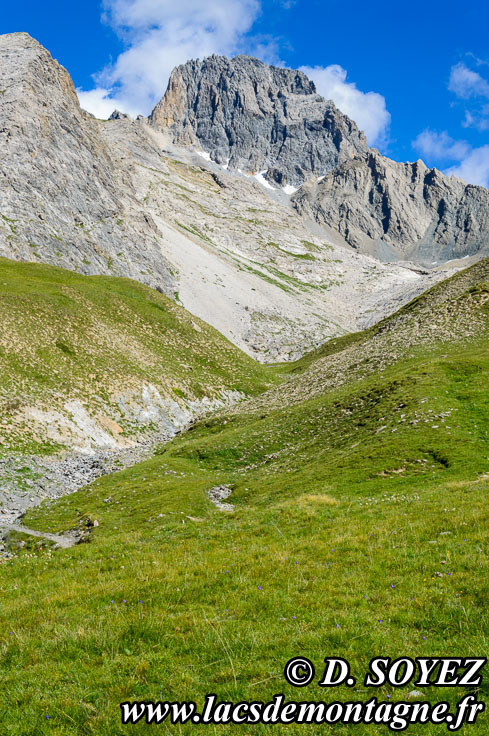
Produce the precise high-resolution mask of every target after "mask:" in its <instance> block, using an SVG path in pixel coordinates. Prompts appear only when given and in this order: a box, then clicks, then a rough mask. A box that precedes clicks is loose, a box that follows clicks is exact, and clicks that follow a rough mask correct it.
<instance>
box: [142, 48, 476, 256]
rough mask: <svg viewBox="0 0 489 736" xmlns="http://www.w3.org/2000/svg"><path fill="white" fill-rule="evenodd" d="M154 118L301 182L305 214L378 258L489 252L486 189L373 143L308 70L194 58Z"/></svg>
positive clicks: (214, 152)
mask: <svg viewBox="0 0 489 736" xmlns="http://www.w3.org/2000/svg"><path fill="white" fill-rule="evenodd" d="M150 123H151V124H152V125H153V126H154V127H156V128H158V129H160V130H168V131H170V133H171V135H172V136H173V140H174V142H176V143H178V144H180V145H192V144H193V145H198V146H200V147H202V149H203V150H204V151H205V152H206V153H208V154H209V156H210V157H211V159H212V160H214V161H216V162H217V163H219V164H221V165H224V166H226V167H228V168H229V169H235V170H236V169H238V170H241V171H243V172H245V173H253V174H255V173H257V172H260V173H264V175H265V178H266V179H268V181H269V182H272V184H274V185H275V186H278V187H283V186H284V185H287V184H288V185H291V184H292V185H295V186H299V185H300V186H301V188H300V189H299V191H298V192H297V193H296V194H295V195H294V197H293V198H292V205H293V206H294V207H295V208H296V210H297V211H298V212H299V213H300V214H302V215H304V216H307V217H309V218H310V219H311V220H313V221H316V222H317V223H318V224H320V225H322V226H326V227H327V228H329V229H330V230H331V231H333V232H336V233H339V234H340V235H341V237H342V238H344V239H345V240H346V242H347V243H348V244H349V245H351V246H353V247H354V248H355V249H357V250H360V251H362V252H364V253H368V254H371V255H374V256H376V257H378V258H380V259H381V260H397V259H403V260H406V259H409V260H413V261H416V262H420V263H423V264H432V263H433V262H437V263H440V262H444V261H447V260H450V259H455V258H462V257H466V256H472V255H477V256H479V255H486V254H487V253H489V191H488V190H487V189H484V188H483V187H477V186H472V185H469V184H465V182H463V181H461V180H460V179H457V178H455V177H453V176H452V177H446V176H444V175H443V174H442V173H441V172H439V171H437V170H436V169H428V168H427V167H426V166H425V165H424V163H423V162H422V161H418V162H416V163H407V164H402V163H397V162H395V161H391V160H390V159H388V158H386V157H384V156H382V155H381V154H380V153H379V152H378V151H376V150H375V149H371V148H369V147H368V146H367V143H366V140H365V137H364V135H363V133H361V132H360V131H359V130H358V128H357V126H356V125H355V123H354V122H352V121H351V120H349V118H348V117H346V116H345V115H343V114H342V113H341V112H340V111H339V110H338V109H337V108H336V107H335V106H334V104H333V103H332V102H331V101H327V100H324V99H323V98H322V97H320V95H318V94H317V93H316V89H315V87H314V84H313V82H311V81H310V80H309V79H308V78H307V77H306V76H305V75H304V74H303V73H302V72H299V71H293V70H290V69H278V68H275V67H272V66H267V65H266V64H264V63H263V62H261V61H258V60H257V59H253V58H250V57H245V56H237V57H236V58H234V59H232V60H229V59H227V58H225V57H222V56H211V57H209V58H208V59H204V60H203V61H200V60H197V61H189V62H187V63H186V64H184V65H182V66H179V67H177V68H176V69H175V70H174V71H173V73H172V75H171V78H170V82H169V84H168V88H167V91H166V93H165V95H164V97H163V99H162V100H161V102H160V103H159V104H158V105H157V106H156V108H155V109H154V111H153V113H152V115H151V118H150Z"/></svg>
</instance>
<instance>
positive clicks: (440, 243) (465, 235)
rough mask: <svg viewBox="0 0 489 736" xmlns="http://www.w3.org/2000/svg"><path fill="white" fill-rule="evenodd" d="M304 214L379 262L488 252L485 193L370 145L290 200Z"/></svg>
mask: <svg viewBox="0 0 489 736" xmlns="http://www.w3.org/2000/svg"><path fill="white" fill-rule="evenodd" d="M293 205H294V206H295V208H296V209H297V210H298V211H299V212H300V213H302V214H306V215H309V216H311V217H313V218H314V219H315V220H316V221H317V222H318V223H321V224H322V225H326V226H328V227H329V228H331V229H333V230H335V231H336V232H338V233H340V234H341V235H342V236H343V237H344V239H345V240H346V242H347V243H349V244H350V245H352V246H353V247H354V248H356V249H359V250H360V251H363V252H367V253H370V254H372V255H374V256H376V257H377V258H380V259H381V260H397V259H403V260H411V261H414V262H418V263H426V264H431V263H433V262H438V263H443V262H445V261H448V260H451V259H456V258H464V257H466V256H473V255H487V254H489V191H488V190H487V189H485V188H484V187H480V186H473V185H471V184H465V183H464V182H463V181H461V180H460V179H457V178H456V177H454V176H451V177H447V176H444V174H442V173H441V172H440V171H438V170H437V169H428V168H427V167H426V166H425V164H424V163H423V162H422V161H417V162H415V163H407V164H401V163H397V162H396V161H391V160H390V159H388V158H385V157H384V156H381V155H380V154H379V153H378V152H377V151H375V150H370V151H369V152H368V153H367V154H366V155H364V156H356V157H354V158H352V159H350V160H349V161H345V162H343V163H342V164H340V165H339V166H338V167H337V168H336V169H335V170H334V171H332V172H330V173H329V174H327V175H326V176H325V177H324V179H322V180H321V181H320V182H319V183H317V182H313V183H309V184H308V185H306V186H304V187H302V188H301V189H300V190H299V191H298V192H297V193H296V194H295V195H294V198H293Z"/></svg>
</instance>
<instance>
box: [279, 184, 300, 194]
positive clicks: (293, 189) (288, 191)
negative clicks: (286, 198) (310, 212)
mask: <svg viewBox="0 0 489 736" xmlns="http://www.w3.org/2000/svg"><path fill="white" fill-rule="evenodd" d="M298 190H299V187H293V186H292V184H286V185H285V186H284V187H283V191H284V192H285V194H295V193H296V192H297V191H298Z"/></svg>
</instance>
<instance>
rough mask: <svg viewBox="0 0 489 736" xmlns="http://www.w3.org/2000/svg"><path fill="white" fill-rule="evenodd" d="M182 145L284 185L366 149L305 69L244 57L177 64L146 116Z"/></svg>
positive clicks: (360, 136) (321, 171)
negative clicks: (195, 145)
mask: <svg viewBox="0 0 489 736" xmlns="http://www.w3.org/2000/svg"><path fill="white" fill-rule="evenodd" d="M150 123H151V124H152V125H153V126H154V127H156V128H159V129H170V130H171V132H172V134H173V139H174V142H175V143H177V144H180V145H182V144H183V145H185V144H187V145H188V144H192V143H199V144H200V145H201V146H202V148H203V150H204V151H206V152H208V153H209V154H210V156H211V158H212V159H213V160H214V161H216V162H217V163H219V164H221V165H226V166H228V167H229V168H230V169H239V170H242V171H244V172H247V173H257V172H261V171H266V172H267V173H268V178H269V179H271V180H273V181H275V182H276V183H277V184H280V185H281V186H284V185H286V184H289V185H299V184H302V183H303V182H304V181H305V180H306V179H307V178H308V177H309V176H311V175H316V176H319V175H321V174H324V173H325V172H327V171H332V170H333V169H334V168H335V167H336V166H337V165H338V164H339V163H341V162H342V161H345V160H348V159H350V158H351V157H352V156H354V155H355V154H357V153H360V152H365V151H366V150H367V142H366V140H365V136H364V135H363V133H361V132H360V131H359V130H358V128H357V126H356V125H355V123H353V122H352V121H351V120H350V119H349V118H347V117H346V115H343V113H341V112H340V111H339V110H338V109H337V108H336V107H335V105H334V104H333V103H332V102H331V101H326V100H324V99H323V98H322V97H321V96H320V95H318V94H317V93H316V88H315V86H314V83H313V82H311V81H310V80H309V79H308V78H307V77H306V75H305V74H303V73H302V72H299V71H293V70H291V69H279V68H277V67H273V66H268V65H267V64H264V63H263V62H261V61H259V60H258V59H254V58H252V57H249V56H237V57H236V58H234V59H227V58H226V57H224V56H210V57H209V58H207V59H204V60H203V61H200V60H196V61H189V62H187V63H186V64H183V65H182V66H179V67H177V68H176V69H175V70H174V71H173V72H172V75H171V77H170V81H169V84H168V88H167V91H166V93H165V96H164V97H163V99H162V100H161V102H160V103H159V104H158V105H157V106H156V107H155V109H154V110H153V113H152V114H151V116H150Z"/></svg>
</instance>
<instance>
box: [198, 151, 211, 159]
mask: <svg viewBox="0 0 489 736" xmlns="http://www.w3.org/2000/svg"><path fill="white" fill-rule="evenodd" d="M196 154H197V156H200V157H201V158H203V159H205V160H206V161H210V160H211V157H210V154H209V153H206V151H196Z"/></svg>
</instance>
